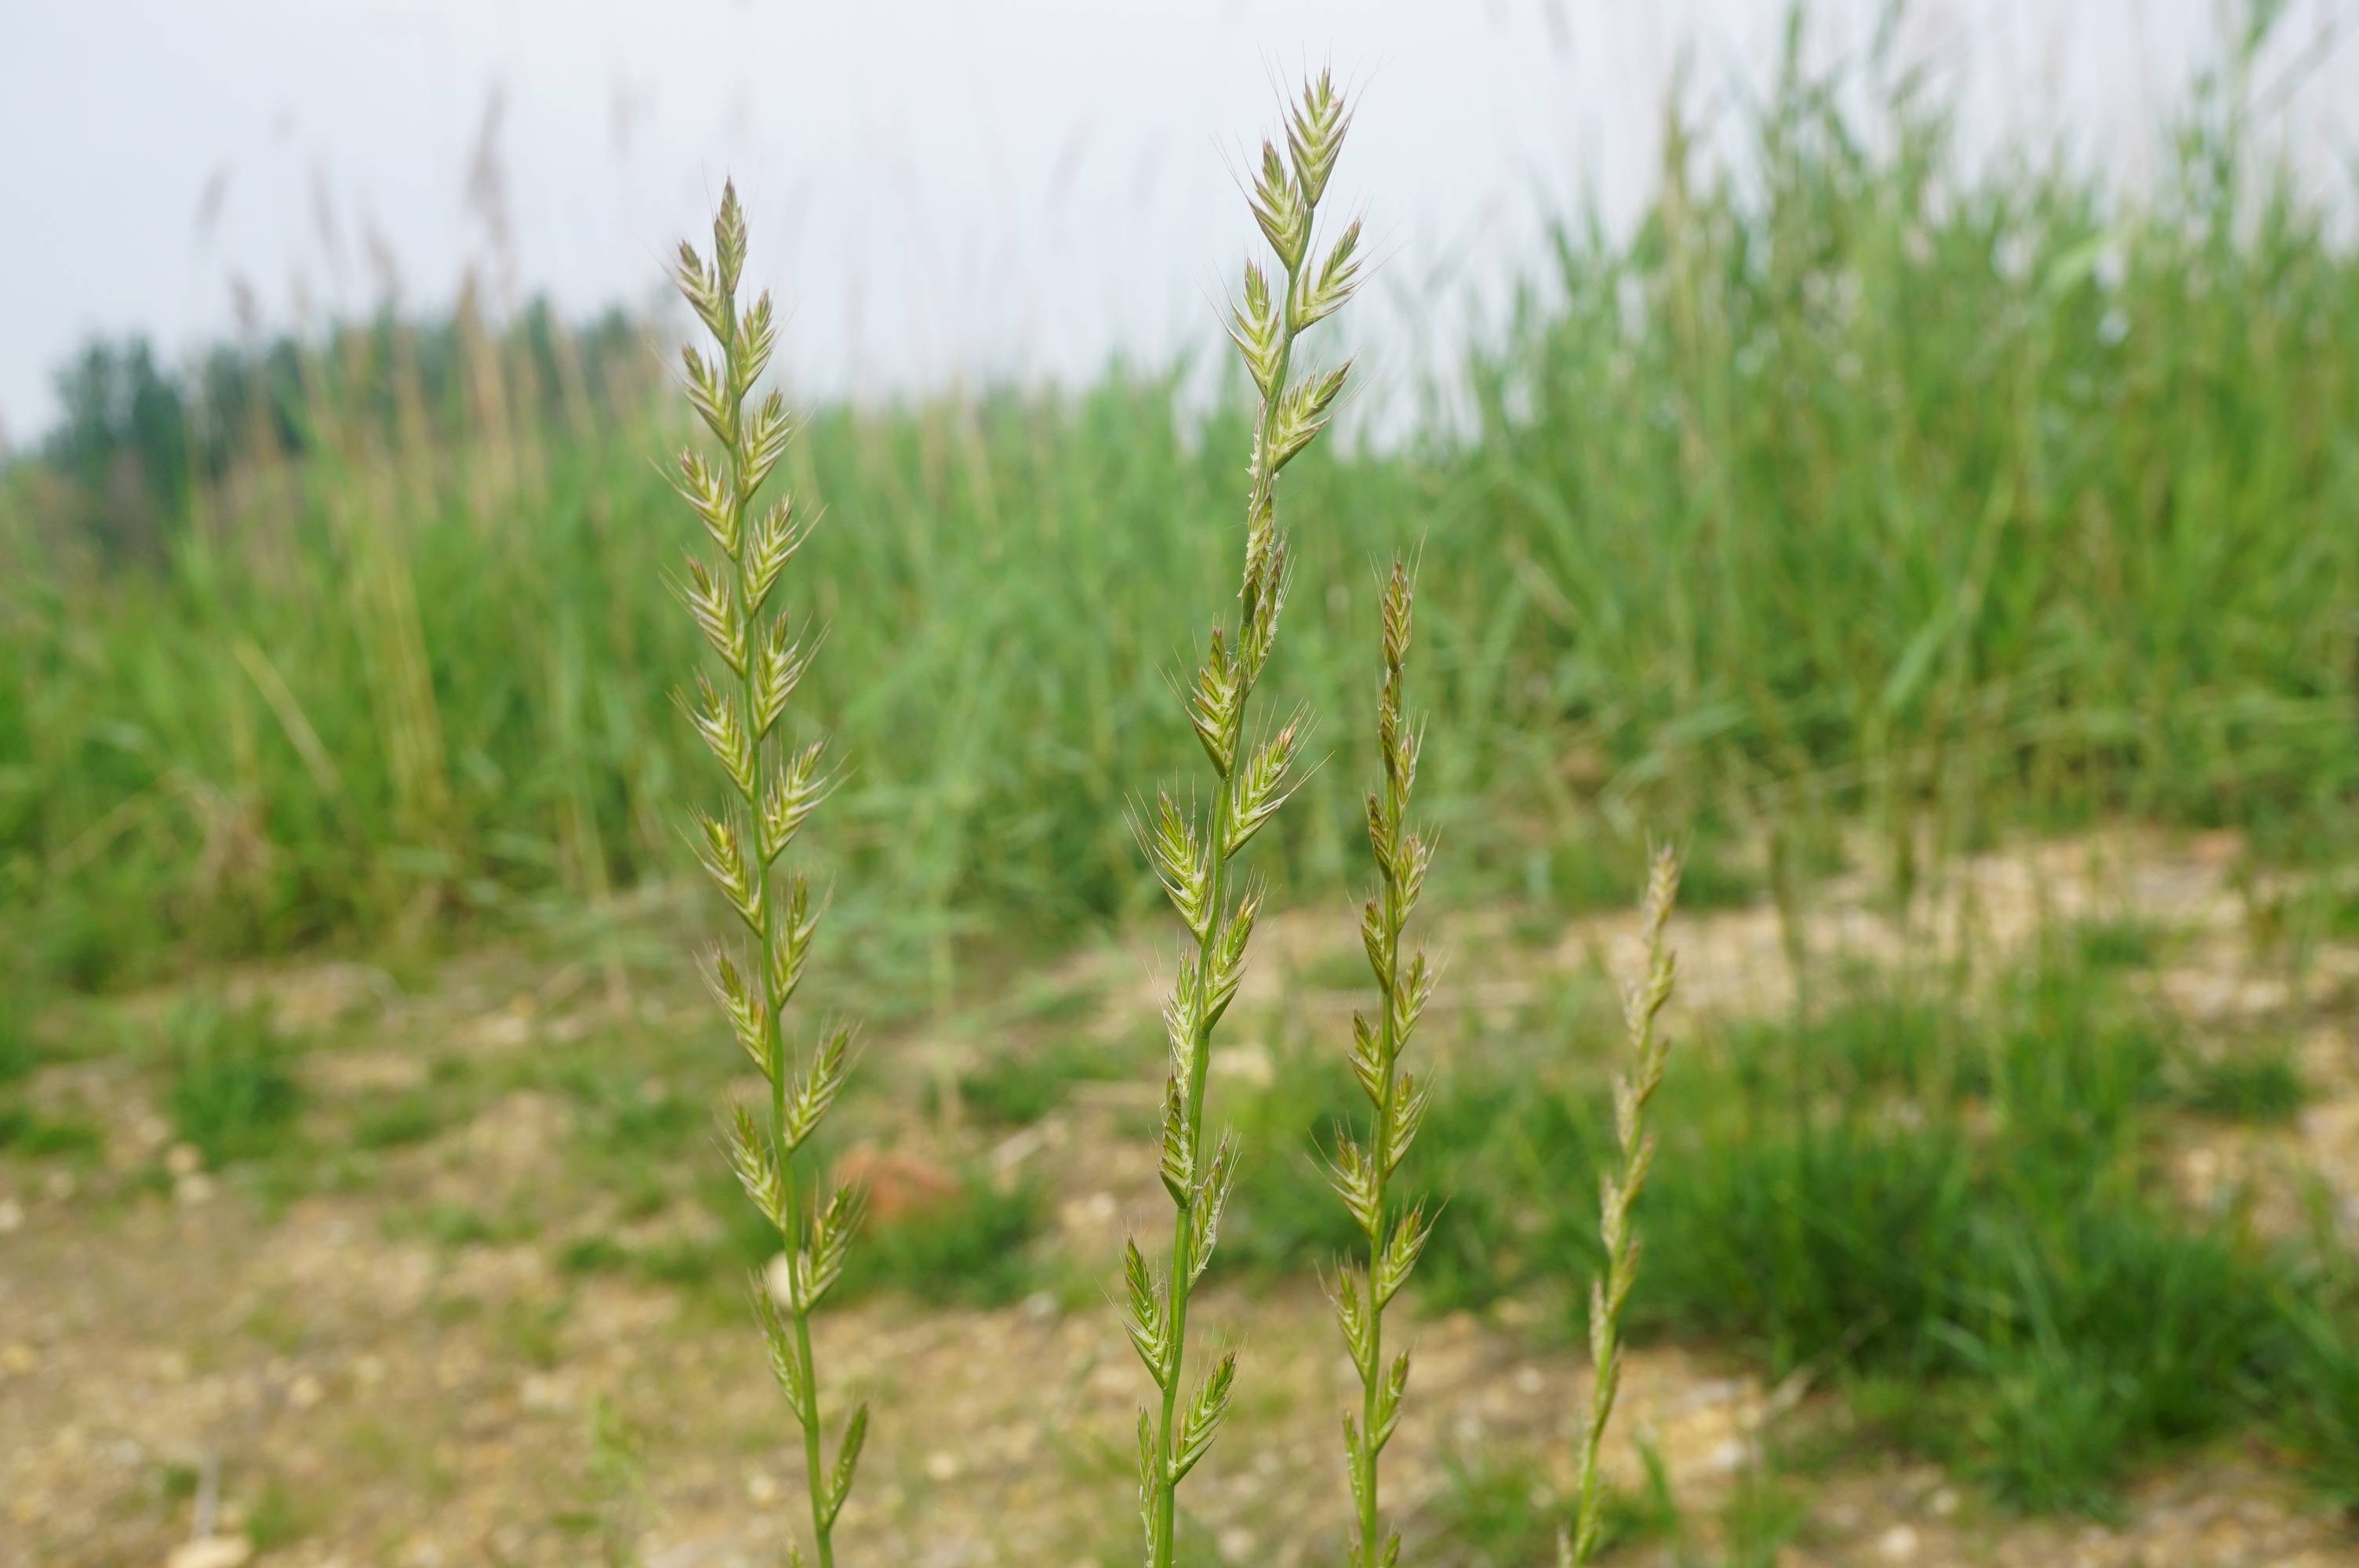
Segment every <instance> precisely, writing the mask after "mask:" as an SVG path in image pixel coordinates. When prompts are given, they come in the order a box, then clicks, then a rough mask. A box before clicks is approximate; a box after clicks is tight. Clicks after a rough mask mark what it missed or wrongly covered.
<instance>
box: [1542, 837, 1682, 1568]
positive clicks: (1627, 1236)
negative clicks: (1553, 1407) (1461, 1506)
mask: <svg viewBox="0 0 2359 1568" xmlns="http://www.w3.org/2000/svg"><path fill="white" fill-rule="evenodd" d="M1679 891H1680V862H1679V859H1678V857H1677V856H1675V855H1674V854H1672V852H1671V851H1670V849H1668V848H1665V849H1658V850H1657V851H1656V852H1655V859H1654V863H1653V865H1652V866H1651V867H1650V868H1649V869H1648V871H1647V894H1646V899H1645V902H1644V903H1642V904H1641V905H1640V912H1639V922H1638V925H1639V932H1640V935H1641V939H1642V940H1643V942H1644V943H1645V946H1646V968H1645V970H1644V972H1643V973H1642V974H1641V975H1640V976H1639V978H1638V980H1637V982H1636V984H1634V985H1633V986H1631V987H1630V989H1628V990H1627V991H1626V992H1625V994H1624V996H1623V1003H1622V1016H1623V1023H1624V1027H1625V1031H1626V1033H1627V1037H1628V1042H1629V1055H1628V1059H1627V1061H1626V1063H1625V1065H1624V1068H1623V1074H1622V1076H1621V1077H1619V1078H1618V1079H1616V1080H1615V1081H1614V1143H1615V1146H1616V1147H1617V1149H1618V1150H1619V1152H1620V1155H1621V1162H1620V1164H1619V1165H1618V1166H1617V1167H1616V1168H1615V1169H1614V1171H1612V1172H1610V1173H1607V1174H1605V1175H1604V1176H1602V1177H1600V1178H1599V1180H1598V1237H1599V1239H1600V1240H1601V1241H1602V1242H1603V1244H1604V1253H1605V1266H1604V1271H1603V1275H1602V1276H1601V1277H1600V1278H1598V1279H1595V1280H1593V1281H1591V1282H1590V1287H1589V1360H1590V1367H1591V1371H1592V1379H1593V1381H1592V1383H1591V1386H1590V1394H1589V1419H1588V1422H1587V1423H1586V1424H1585V1425H1584V1426H1583V1428H1582V1435H1581V1459H1580V1466H1579V1469H1580V1487H1581V1489H1580V1497H1579V1502H1578V1507H1577V1509H1576V1511H1575V1513H1574V1516H1573V1526H1572V1533H1571V1535H1570V1536H1568V1537H1565V1538H1564V1539H1562V1540H1561V1541H1560V1542H1559V1544H1558V1552H1557V1555H1558V1557H1559V1559H1560V1562H1561V1563H1562V1564H1563V1568H1580V1565H1581V1564H1583V1563H1588V1562H1589V1561H1590V1560H1591V1559H1592V1558H1593V1557H1594V1556H1595V1555H1596V1553H1597V1543H1598V1537H1599V1534H1600V1532H1601V1531H1602V1530H1603V1528H1604V1522H1605V1512H1604V1489H1603V1484H1602V1482H1601V1480H1600V1478H1599V1473H1598V1454H1599V1450H1600V1449H1601V1448H1602V1447H1603V1444H1604V1441H1605V1423H1606V1422H1607V1421H1609V1420H1610V1419H1612V1417H1613V1414H1614V1395H1615V1394H1616V1393H1618V1392H1619V1391H1620V1390H1621V1385H1622V1307H1623V1304H1624V1303H1625V1302H1626V1301H1628V1300H1629V1296H1630V1286H1631V1284H1632V1283H1633V1282H1634V1281H1636V1279H1637V1274H1638V1233H1637V1231H1636V1228H1635V1227H1633V1226H1632V1225H1631V1223H1630V1208H1631V1206H1632V1205H1633V1204H1635V1203H1636V1202H1637V1200H1638V1195H1639V1193H1640V1192H1641V1191H1643V1190H1644V1189H1645V1187H1646V1184H1647V1168H1648V1167H1649V1166H1650V1165H1652V1164H1653V1163H1654V1158H1655V1138H1654V1134H1653V1133H1651V1132H1649V1131H1647V1102H1648V1101H1649V1100H1651V1099H1653V1098H1655V1091H1656V1090H1657V1089H1658V1088H1659V1087H1662V1082H1663V1066H1664V1064H1665V1063H1666V1062H1668V1061H1669V1057H1670V1042H1669V1040H1668V1039H1666V1038H1664V1036H1663V1034H1662V1033H1661V1032H1660V1031H1659V1030H1658V1028H1657V1027H1656V1019H1657V1017H1658V1015H1659V1014H1660V1013H1661V1012H1662V1011H1663V1005H1664V1004H1665V1003H1666V1002H1668V1001H1669V1000H1671V985H1672V980H1673V977H1674V973H1675V968H1676V966H1675V964H1674V962H1673V958H1672V955H1671V951H1670V949H1669V947H1668V946H1665V944H1664V937H1663V931H1664V927H1665V926H1666V925H1668V924H1669V921H1670V918H1671V904H1672V903H1673V902H1674V901H1675V900H1676V899H1677V898H1678V897H1679Z"/></svg>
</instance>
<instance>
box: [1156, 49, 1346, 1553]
mask: <svg viewBox="0 0 2359 1568" xmlns="http://www.w3.org/2000/svg"><path fill="white" fill-rule="evenodd" d="M1348 118H1349V116H1348V115H1347V114H1345V112H1344V106H1343V98H1342V96H1341V95H1340V94H1338V93H1337V92H1336V91H1335V87H1334V84H1333V82H1332V81H1331V80H1330V79H1329V78H1327V77H1325V76H1321V77H1320V78H1319V80H1318V81H1314V82H1312V83H1310V84H1309V85H1308V86H1306V87H1305V88H1304V90H1303V93H1302V99H1301V103H1300V105H1299V107H1298V108H1296V109H1295V110H1294V111H1293V113H1292V114H1290V115H1289V117H1288V126H1287V143H1288V149H1289V151H1290V153H1291V155H1292V162H1291V164H1290V165H1289V163H1288V159H1287V158H1286V157H1281V156H1280V155H1279V153H1278V150H1277V145H1276V144H1275V143H1269V142H1265V143H1264V144H1263V146H1262V159H1261V168H1260V172H1259V174H1258V176H1257V178H1256V182H1255V186H1254V189H1253V192H1252V197H1251V205H1252V208H1253V214H1254V219H1255V222H1256V223H1258V224H1259V225H1260V228H1261V231H1262V233H1263V236H1264V237H1265V238H1266V239H1267V240H1268V242H1269V245H1270V249H1271V250H1273V251H1275V252H1276V253H1277V260H1278V265H1280V266H1281V267H1282V268H1283V269H1284V270H1285V274H1286V282H1285V286H1284V287H1283V288H1281V289H1279V290H1277V292H1276V293H1275V294H1273V291H1272V289H1271V287H1270V277H1269V275H1268V274H1267V273H1266V272H1265V271H1264V270H1263V269H1262V267H1260V266H1259V265H1255V264H1252V263H1248V264H1247V265H1246V267H1245V299H1244V302H1243V303H1242V304H1240V305H1239V306H1237V307H1236V308H1235V309H1234V311H1233V312H1232V313H1231V318H1230V320H1229V322H1228V329H1229V335H1230V336H1231V337H1232V338H1234V340H1235V341H1236V344H1237V350H1238V352H1239V353H1240V354H1241V355H1242V356H1243V357H1244V359H1245V369H1246V370H1247V372H1248V373H1250V374H1251V375H1252V376H1253V380H1254V385H1255V386H1256V388H1257V389H1258V390H1259V392H1260V394H1261V406H1260V411H1259V415H1258V416H1257V418H1256V422H1255V427H1254V441H1253V451H1252V457H1251V461H1250V463H1249V465H1248V468H1247V476H1248V487H1247V494H1246V499H1245V571H1244V576H1243V579H1242V580H1241V582H1240V583H1239V586H1238V590H1237V619H1236V622H1235V625H1234V628H1231V627H1226V626H1223V627H1218V628H1215V629H1214V631H1213V632H1212V635H1211V637H1210V638H1209V639H1208V640H1207V642H1206V644H1205V653H1204V657H1203V661H1202V663H1201V665H1199V666H1198V668H1197V672H1196V675H1195V676H1194V678H1193V679H1192V680H1190V682H1188V683H1187V685H1186V687H1185V688H1184V691H1183V701H1184V703H1185V706H1186V708H1187V712H1188V720H1189V723H1190V727H1191V728H1193V730H1195V732H1196V738H1197V740H1198V741H1200V742H1201V744H1202V746H1203V748H1204V755H1205V757H1206V759H1207V760H1208V761H1210V762H1211V763H1212V772H1213V774H1214V775H1215V778H1216V779H1217V781H1218V782H1217V785H1216V787H1215V789H1214V791H1213V795H1212V801H1211V803H1210V806H1209V809H1208V810H1207V812H1206V813H1205V814H1204V815H1203V816H1201V818H1200V817H1199V816H1197V814H1196V813H1195V812H1194V811H1193V810H1192V809H1189V808H1183V807H1181V806H1180V805H1179V804H1178V803H1177V802H1176V801H1175V800H1174V799H1173V798H1172V796H1171V795H1169V793H1165V794H1161V795H1158V797H1157V801H1156V810H1155V815H1154V816H1153V818H1152V820H1147V818H1146V817H1145V814H1144V813H1142V814H1141V816H1140V820H1139V821H1138V823H1137V827H1138V836H1139V838H1140V840H1141V841H1142V843H1143V844H1144V845H1145V847H1146V849H1147V859H1148V860H1150V861H1151V862H1152V863H1153V865H1154V867H1155V870H1156V872H1157V875H1158V877H1160V878H1161V880H1162V881H1163V884H1164V886H1165V887H1166V888H1167V889H1168V890H1169V892H1170V894H1171V898H1172V902H1173V903H1174V904H1175V905H1177V907H1178V908H1179V911H1180V919H1181V920H1182V921H1183V922H1184V923H1185V925H1186V926H1187V928H1188V935H1189V937H1190V942H1191V946H1190V948H1189V949H1188V950H1187V951H1185V952H1183V954H1182V955H1181V957H1180V964H1179V966H1178V975H1177V979H1176V981H1175V983H1174V986H1173V988H1172V993H1171V999H1170V1000H1169V1002H1168V1003H1167V1004H1166V1005H1165V1007H1164V1014H1163V1016H1164V1023H1165V1026H1166V1029H1167V1031H1168V1033H1169V1036H1170V1042H1171V1058H1172V1059H1171V1076H1170V1078H1169V1082H1168V1084H1167V1086H1166V1087H1165V1093H1164V1117H1163V1128H1162V1137H1161V1149H1160V1153H1159V1160H1160V1167H1159V1168H1160V1173H1161V1175H1162V1178H1163V1184H1164V1188H1165V1190H1166V1191H1167V1192H1168V1193H1169V1195H1170V1197H1171V1201H1172V1204H1173V1206H1174V1207H1175V1208H1177V1209H1178V1211H1179V1212H1178V1214H1177V1215H1176V1216H1175V1217H1174V1218H1173V1222H1172V1227H1171V1258H1170V1263H1169V1267H1168V1269H1167V1271H1165V1274H1164V1276H1163V1278H1162V1280H1161V1281H1157V1280H1156V1279H1155V1278H1154V1277H1153V1276H1152V1275H1151V1274H1150V1273H1149V1272H1148V1270H1147V1263H1146V1261H1145V1260H1144V1259H1143V1258H1142V1257H1141V1256H1140V1255H1139V1253H1138V1250H1137V1248H1136V1245H1133V1246H1131V1248H1130V1249H1129V1250H1128V1251H1127V1252H1126V1253H1125V1280H1126V1283H1127V1290H1128V1294H1129V1297H1130V1314H1129V1317H1128V1320H1127V1321H1128V1328H1129V1334H1130V1339H1131V1343H1132V1344H1133V1345H1134V1346H1136V1347H1137V1350H1138V1353H1139V1355H1140V1357H1141V1358H1143V1359H1144V1360H1146V1362H1147V1371H1148V1373H1149V1374H1150V1375H1151V1376H1152V1377H1153V1379H1154V1380H1155V1385H1156V1388H1157V1390H1158V1391H1159V1393H1160V1394H1161V1401H1160V1411H1159V1413H1158V1412H1157V1411H1147V1412H1145V1413H1142V1415H1141V1416H1140V1418H1139V1505H1140V1511H1141V1514H1142V1522H1143V1524H1144V1525H1145V1528H1146V1533H1147V1562H1148V1563H1149V1565H1150V1568H1171V1563H1172V1552H1173V1542H1174V1541H1175V1539H1176V1532H1177V1525H1178V1514H1179V1486H1180V1478H1181V1477H1182V1476H1185V1475H1187V1473H1188V1472H1189V1471H1190V1470H1191V1469H1193V1468H1194V1467H1195V1465H1197V1464H1198V1462H1200V1461H1201V1459H1202V1458H1203V1456H1204V1454H1205V1453H1206V1451H1207V1450H1209V1449H1210V1447H1211V1445H1212V1438H1213V1434H1214V1433H1215V1432H1216V1431H1217V1429H1218V1427H1219V1425H1220V1422H1221V1418H1222V1416H1223V1414H1224V1413H1225V1411H1227V1409H1228V1407H1229V1400H1230V1395H1231V1392H1232V1390H1233V1388H1234V1382H1235V1377H1236V1362H1235V1357H1234V1356H1230V1357H1224V1358H1223V1360H1222V1361H1221V1362H1220V1363H1219V1365H1218V1367H1217V1368H1215V1369H1214V1371H1213V1373H1212V1376H1211V1377H1210V1378H1208V1379H1205V1381H1204V1383H1203V1384H1202V1386H1201V1389H1200V1390H1199V1391H1198V1393H1197V1395H1196V1397H1195V1399H1194V1400H1193V1402H1192V1403H1190V1405H1188V1406H1186V1407H1185V1408H1184V1409H1183V1408H1182V1406H1181V1404H1180V1388H1181V1383H1182V1372H1183V1370H1184V1363H1185V1360H1186V1357H1187V1349H1188V1299H1189V1295H1190V1292H1191V1291H1192V1290H1193V1289H1194V1288H1195V1284H1196V1281H1198V1280H1199V1279H1200V1278H1201V1276H1202V1274H1203V1271H1204V1265H1205V1262H1206V1260H1208V1259H1209V1258H1210V1257H1211V1255H1212V1246H1213V1243H1214V1241H1215V1240H1216V1239H1217V1238H1218V1235H1219V1227H1220V1217H1221V1209H1222V1206H1223V1205H1224V1204H1225V1203H1226V1202H1227V1200H1228V1193H1229V1187H1230V1184H1231V1182H1232V1181H1233V1180H1234V1174H1235V1171H1236V1152H1235V1149H1234V1144H1233V1143H1232V1142H1231V1141H1230V1140H1228V1139H1226V1138H1223V1139H1221V1140H1220V1141H1218V1143H1217V1144H1215V1145H1213V1146H1212V1152H1211V1154H1210V1156H1209V1157H1206V1155H1205V1149H1206V1142H1205V1138H1204V1080H1205V1077H1206V1071H1205V1069H1206V1067H1207V1065H1208V1063H1209V1059H1210V1053H1211V1050H1212V1027H1213V1025H1214V1024H1215V1023H1216V1022H1219V1020H1220V1016H1221V1013H1222V1011H1223V1010H1224V1009H1225V1008H1226V1007H1227V1006H1228V1005H1229V1002H1230V1001H1231V1000H1232V999H1234V997H1235V995H1236V989H1237V985H1238V983H1239V981H1240V980H1241V979H1242V978H1243V976H1244V972H1245V946H1246V943H1247V941H1248V939H1249V938H1250V937H1251V935H1252V934H1253V925H1254V917H1255V915H1256V913H1257V912H1258V911H1259V909H1260V906H1261V894H1260V892H1259V891H1258V890H1256V889H1251V888H1248V889H1245V890H1242V891H1236V890H1233V889H1232V888H1231V886H1230V881H1229V866H1230V862H1231V861H1232V860H1234V859H1235V857H1236V856H1237V854H1238V853H1239V852H1240V851H1241V850H1243V849H1244V848H1245V844H1246V842H1247V841H1248V840H1249V839H1251V838H1253V837H1254V835H1255V834H1256V833H1257V832H1258V831H1259V830H1260V829H1261V827H1263V826H1264V825H1265V824H1266V822H1267V821H1268V820H1269V818H1270V817H1271V816H1273V815H1274V814H1275V813H1276V812H1277V809H1278V807H1279V806H1282V805H1284V804H1285V800H1286V797H1287V795H1288V793H1289V792H1290V791H1291V789H1292V783H1291V780H1290V778H1289V773H1290V771H1291V769H1292V767H1293V764H1294V762H1295V758H1296V753H1297V752H1298V750H1299V746H1300V743H1301V739H1302V736H1303V734H1304V732H1305V730H1306V727H1307V726H1306V721H1305V719H1304V718H1303V717H1302V716H1301V715H1299V714H1298V715H1297V716H1295V717H1294V718H1293V719H1288V721H1287V723H1286V724H1285V725H1284V726H1283V727H1281V728H1280V729H1279V730H1277V731H1276V732H1275V733H1274V734H1271V735H1270V736H1268V738H1267V739H1266V740H1264V741H1262V742H1261V743H1260V744H1259V745H1258V746H1257V747H1256V748H1254V749H1253V750H1252V751H1251V752H1248V751H1247V748H1246V747H1245V710H1246V708H1247V707H1248V705H1249V704H1250V702H1251V699H1252V697H1253V692H1254V687H1255V686H1256V684H1257V683H1258V682H1259V680H1260V679H1261V674H1262V670H1263V668H1264V667H1265V665H1266V664H1267V662H1268V659H1269V655H1270V651H1271V649H1272V648H1273V647H1274V646H1275V644H1276V643H1277V618H1278V612H1279V611H1280V610H1282V609H1283V608H1284V606H1285V602H1286V581H1287V553H1286V539H1285V535H1283V534H1281V533H1280V532H1279V531H1278V528H1277V474H1278V470H1279V469H1280V468H1281V467H1283V466H1284V465H1285V463H1286V461H1287V460H1288V459H1289V458H1291V457H1293V456H1294V455H1295V454H1297V453H1298V452H1299V451H1300V450H1301V449H1303V448H1304V447H1305V446H1307V445H1309V444H1310V441H1311V440H1312V439H1313V438H1316V437H1317V435H1318V434H1319V431H1320V430H1321V427H1323V426H1324V425H1325V423H1326V418H1327V413H1328V410H1329V408H1330V407H1331V406H1332V404H1333V403H1334V401H1335V397H1336V395H1337V394H1338V393H1339V392H1341V391H1342V389H1343V381H1344V376H1345V373H1346V372H1345V370H1343V369H1338V370H1336V371H1333V372H1332V373H1328V374H1326V375H1322V376H1316V377H1310V378H1306V379H1305V380H1303V381H1302V382H1300V383H1299V384H1298V383H1289V381H1288V373H1289V372H1290V370H1291V368H1292V365H1293V358H1294V347H1295V341H1296V339H1297V338H1298V337H1299V335H1300V333H1301V332H1302V330H1304V329H1305V328H1306V327H1308V326H1309V325H1310V320H1311V319H1316V314H1325V313H1327V312H1331V311H1332V310H1333V309H1334V308H1335V307H1337V306H1339V305H1341V304H1342V303H1343V298H1344V297H1346V296H1348V295H1349V293H1350V292H1351V282H1352V268H1351V265H1350V261H1351V255H1352V251H1353V246H1355V245H1356V244H1357V237H1356V231H1353V232H1351V233H1349V234H1347V235H1346V238H1345V240H1344V241H1343V242H1339V243H1338V244H1337V246H1336V247H1335V249H1334V250H1332V251H1331V253H1330V254H1329V256H1328V258H1327V262H1326V264H1325V265H1324V267H1323V268H1321V270H1320V271H1318V273H1317V274H1316V278H1317V281H1316V282H1315V283H1314V282H1313V281H1312V278H1313V276H1314V275H1313V273H1312V270H1311V264H1310V250H1311V242H1312V238H1313V228H1314V219H1315V217H1316V209H1317V207H1318V205H1319V198H1320V195H1321V193H1322V192H1323V191H1324V190H1325V189H1326V184H1327V178H1328V175H1329V174H1330V173H1331V172H1332V170H1333V168H1334V166H1335V159H1336V157H1337V156H1338V155H1339V154H1340V153H1341V152H1342V150H1343V131H1344V127H1345V124H1347V122H1348ZM1314 298H1315V299H1318V300H1321V301H1323V302H1324V303H1325V309H1324V310H1322V311H1320V312H1317V313H1316V314H1314V313H1313V312H1311V311H1309V310H1306V309H1304V308H1302V302H1304V301H1306V300H1309V299H1314ZM1278 300H1283V301H1284V302H1285V305H1284V308H1283V309H1280V308H1277V304H1276V301H1278ZM1233 891H1235V893H1236V895H1235V897H1234V902H1232V892H1233Z"/></svg>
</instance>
